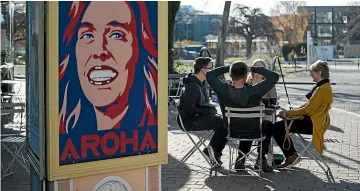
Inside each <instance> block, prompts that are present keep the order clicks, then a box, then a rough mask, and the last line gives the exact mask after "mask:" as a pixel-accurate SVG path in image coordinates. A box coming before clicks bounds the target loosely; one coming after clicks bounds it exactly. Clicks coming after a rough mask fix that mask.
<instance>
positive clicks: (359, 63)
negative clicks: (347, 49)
mask: <svg viewBox="0 0 360 191" xmlns="http://www.w3.org/2000/svg"><path fill="white" fill-rule="evenodd" d="M359 67H360V62H359V59H358V70H359Z"/></svg>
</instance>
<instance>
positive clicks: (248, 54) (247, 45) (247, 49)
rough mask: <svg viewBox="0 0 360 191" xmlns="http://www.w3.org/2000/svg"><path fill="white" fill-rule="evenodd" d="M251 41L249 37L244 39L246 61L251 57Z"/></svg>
mask: <svg viewBox="0 0 360 191" xmlns="http://www.w3.org/2000/svg"><path fill="white" fill-rule="evenodd" d="M252 41H253V39H252V38H251V37H247V38H246V57H247V58H248V59H249V58H250V57H251V48H252Z"/></svg>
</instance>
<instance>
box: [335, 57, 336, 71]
mask: <svg viewBox="0 0 360 191" xmlns="http://www.w3.org/2000/svg"><path fill="white" fill-rule="evenodd" d="M335 71H336V59H335Z"/></svg>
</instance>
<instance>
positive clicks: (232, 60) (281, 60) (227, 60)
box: [225, 56, 285, 63]
mask: <svg viewBox="0 0 360 191" xmlns="http://www.w3.org/2000/svg"><path fill="white" fill-rule="evenodd" d="M246 60H248V59H247V58H246V56H239V57H228V58H225V61H226V62H234V61H246ZM284 61H285V59H284V57H282V56H281V57H280V62H281V63H283V62H284Z"/></svg>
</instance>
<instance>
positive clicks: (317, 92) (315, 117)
mask: <svg viewBox="0 0 360 191" xmlns="http://www.w3.org/2000/svg"><path fill="white" fill-rule="evenodd" d="M310 73H311V76H312V78H313V81H314V82H316V85H315V86H314V88H313V89H312V90H311V91H310V92H309V93H308V94H307V95H306V97H307V98H308V99H309V100H308V102H306V103H305V104H304V105H303V106H301V107H299V108H297V109H293V110H289V111H281V112H280V113H279V115H278V116H279V117H281V118H282V119H284V118H289V117H299V119H295V120H293V122H292V124H291V126H290V132H291V133H300V134H309V135H312V143H313V145H314V147H315V149H316V150H317V151H318V152H319V153H320V154H322V153H323V151H324V134H325V132H326V130H327V129H328V128H329V126H330V116H329V110H330V107H331V104H332V102H333V94H332V89H331V85H330V81H329V67H328V65H327V63H326V62H325V61H321V60H318V61H316V62H315V63H313V64H312V65H311V66H310ZM287 123H288V124H289V123H290V120H287ZM266 134H267V136H268V137H267V138H269V137H271V136H273V137H274V139H275V141H276V142H277V144H278V145H279V146H280V148H281V150H282V151H283V153H284V155H285V157H286V160H285V162H284V163H283V164H282V165H280V166H279V168H285V167H287V166H293V165H295V164H296V163H297V162H299V160H298V159H299V155H298V153H297V152H296V150H295V148H294V145H293V142H292V141H291V139H290V138H288V140H287V139H286V131H285V123H284V121H279V122H276V123H275V124H274V125H273V126H271V127H270V128H268V129H267V130H266Z"/></svg>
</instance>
